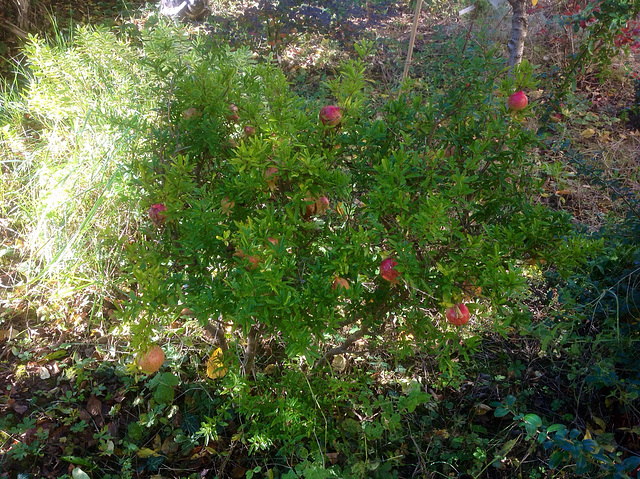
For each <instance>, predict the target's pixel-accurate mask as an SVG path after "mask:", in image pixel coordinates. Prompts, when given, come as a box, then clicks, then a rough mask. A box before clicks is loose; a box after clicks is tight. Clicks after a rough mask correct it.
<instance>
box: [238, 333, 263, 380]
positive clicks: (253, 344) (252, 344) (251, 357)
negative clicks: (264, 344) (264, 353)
mask: <svg viewBox="0 0 640 479" xmlns="http://www.w3.org/2000/svg"><path fill="white" fill-rule="evenodd" d="M259 333H260V327H259V326H256V325H253V326H251V329H250V330H249V334H247V345H246V347H245V350H244V363H243V364H242V370H243V373H244V374H245V375H247V374H251V373H252V372H253V367H254V365H255V360H256V353H257V352H258V344H259V343H260V334H259Z"/></svg>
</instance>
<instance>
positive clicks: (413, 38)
mask: <svg viewBox="0 0 640 479" xmlns="http://www.w3.org/2000/svg"><path fill="white" fill-rule="evenodd" d="M421 10H422V0H417V1H416V11H415V14H414V16H413V28H412V29H411V39H410V40H409V49H408V50H407V59H406V60H405V61H404V72H403V73H402V81H403V82H404V81H405V80H406V79H407V75H408V74H409V65H411V57H412V56H413V46H414V45H415V42H416V32H417V31H418V21H419V20H420V11H421Z"/></svg>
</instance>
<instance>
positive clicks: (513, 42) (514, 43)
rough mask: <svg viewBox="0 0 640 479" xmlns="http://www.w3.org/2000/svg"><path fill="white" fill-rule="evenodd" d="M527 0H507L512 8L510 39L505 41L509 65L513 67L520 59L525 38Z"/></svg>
mask: <svg viewBox="0 0 640 479" xmlns="http://www.w3.org/2000/svg"><path fill="white" fill-rule="evenodd" d="M526 1H527V0H509V4H510V5H511V8H512V9H513V18H512V19H511V39H510V40H509V42H508V43H507V49H508V51H509V67H510V68H513V67H514V66H516V65H519V64H520V62H521V61H522V56H523V52H524V40H525V38H527V27H528V23H527V12H526V9H525V5H526Z"/></svg>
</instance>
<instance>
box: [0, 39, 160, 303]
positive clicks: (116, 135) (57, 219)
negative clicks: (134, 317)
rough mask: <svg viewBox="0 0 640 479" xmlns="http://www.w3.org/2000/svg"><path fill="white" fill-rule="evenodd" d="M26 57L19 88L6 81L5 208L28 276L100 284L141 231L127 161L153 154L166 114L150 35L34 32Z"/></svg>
mask: <svg viewBox="0 0 640 479" xmlns="http://www.w3.org/2000/svg"><path fill="white" fill-rule="evenodd" d="M160 30H161V29H159V30H158V31H160ZM146 33H147V34H148V35H149V36H150V35H153V34H150V33H149V32H146ZM149 43H150V44H154V42H153V41H152V40H149ZM23 54H24V62H23V65H24V67H20V68H19V70H20V71H19V74H18V76H19V77H21V80H22V82H21V83H22V87H20V88H18V87H17V86H15V85H6V86H5V88H4V90H3V91H4V93H3V94H2V99H1V101H2V105H3V108H2V113H0V115H1V116H0V121H1V125H0V128H1V136H0V149H1V151H2V158H3V160H2V168H3V178H2V204H3V211H2V213H3V216H4V217H6V218H10V221H12V223H13V224H14V230H15V231H19V232H20V234H21V236H22V238H23V240H24V242H25V249H26V250H28V251H29V254H28V255H27V256H28V260H25V261H24V263H23V264H22V266H21V271H22V273H23V276H22V280H23V281H24V282H25V283H27V284H29V285H31V286H33V285H35V284H40V285H43V284H49V286H50V288H49V291H48V293H49V294H50V293H51V291H52V289H51V288H55V290H56V291H61V290H63V289H65V290H67V291H74V290H77V289H78V288H84V287H86V286H91V288H90V289H92V290H95V291H99V290H104V287H105V285H107V284H109V283H110V282H111V281H112V279H113V278H115V277H116V274H115V273H116V272H117V270H118V268H119V264H118V262H119V255H118V253H119V251H120V248H121V246H120V245H121V243H122V242H124V241H126V239H127V238H128V237H129V236H130V235H132V234H134V233H133V232H134V231H135V230H136V229H135V228H134V225H135V224H136V223H137V220H136V217H135V213H134V212H136V211H138V208H137V202H138V197H137V195H136V194H135V191H134V190H132V189H131V185H132V183H131V181H130V180H131V177H130V175H129V173H127V171H128V167H127V165H128V164H129V163H130V162H131V159H132V158H134V157H137V158H139V157H144V156H145V155H148V154H149V150H150V145H149V143H148V142H147V141H146V139H147V138H148V137H149V131H150V129H151V128H152V125H153V124H154V123H155V122H156V121H157V118H158V116H159V115H160V114H161V110H162V108H161V105H160V103H159V95H158V94H157V92H156V91H155V89H154V87H155V83H154V80H153V78H152V75H151V73H150V70H149V68H148V67H147V66H146V64H145V56H146V55H145V47H144V41H143V42H137V41H136V42H134V41H132V40H131V39H126V38H124V39H123V38H119V37H118V36H116V35H115V34H114V33H113V32H111V31H109V30H107V29H106V28H103V27H95V26H91V27H88V26H87V27H79V28H77V29H76V30H75V31H74V32H73V34H72V35H70V36H67V37H65V36H63V35H62V34H59V35H54V36H52V39H49V40H46V39H43V38H40V37H31V38H30V39H29V41H28V42H27V43H26V44H25V45H24V47H23ZM7 208H8V209H10V210H11V211H4V210H6V209H7ZM52 283H53V284H52Z"/></svg>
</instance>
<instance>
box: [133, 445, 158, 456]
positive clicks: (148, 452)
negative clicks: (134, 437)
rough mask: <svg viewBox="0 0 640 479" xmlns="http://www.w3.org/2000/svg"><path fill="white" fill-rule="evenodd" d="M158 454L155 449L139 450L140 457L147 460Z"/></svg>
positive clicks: (145, 448) (144, 448)
mask: <svg viewBox="0 0 640 479" xmlns="http://www.w3.org/2000/svg"><path fill="white" fill-rule="evenodd" d="M157 455H158V453H157V452H155V451H154V450H153V449H149V448H148V447H143V448H142V449H138V457H139V458H142V459H146V458H147V457H152V456H157Z"/></svg>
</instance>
